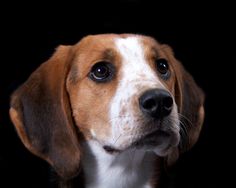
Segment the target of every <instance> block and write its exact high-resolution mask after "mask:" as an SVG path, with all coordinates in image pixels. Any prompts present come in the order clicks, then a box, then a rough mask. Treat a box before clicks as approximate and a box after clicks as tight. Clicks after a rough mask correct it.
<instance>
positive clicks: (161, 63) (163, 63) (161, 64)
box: [155, 58, 170, 79]
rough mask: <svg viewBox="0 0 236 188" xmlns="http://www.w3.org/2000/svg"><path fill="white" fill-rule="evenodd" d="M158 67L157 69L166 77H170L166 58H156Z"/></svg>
mask: <svg viewBox="0 0 236 188" xmlns="http://www.w3.org/2000/svg"><path fill="white" fill-rule="evenodd" d="M155 63H156V68H157V71H158V72H159V73H160V74H161V76H162V77H163V78H165V79H167V78H168V77H169V73H170V71H169V64H168V62H167V60H166V59H164V58H160V59H157V60H156V62H155Z"/></svg>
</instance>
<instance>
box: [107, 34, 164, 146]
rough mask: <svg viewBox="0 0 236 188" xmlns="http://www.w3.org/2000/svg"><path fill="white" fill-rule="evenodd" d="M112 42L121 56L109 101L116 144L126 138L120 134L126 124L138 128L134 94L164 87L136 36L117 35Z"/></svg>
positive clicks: (128, 126)
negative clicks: (116, 84) (119, 36)
mask: <svg viewBox="0 0 236 188" xmlns="http://www.w3.org/2000/svg"><path fill="white" fill-rule="evenodd" d="M115 46H116V49H117V51H118V53H119V54H120V56H121V68H120V70H118V72H119V73H118V74H119V75H120V76H119V78H120V80H119V84H118V87H117V90H116V93H115V96H114V98H113V100H112V101H111V107H110V119H111V124H112V133H113V134H112V137H113V138H112V139H113V141H114V142H116V143H117V144H119V142H125V141H124V140H123V138H121V137H122V134H123V133H124V134H125V132H126V134H127V128H128V129H129V130H131V129H132V130H133V129H135V127H136V128H137V123H138V122H137V121H138V116H137V115H138V113H140V112H138V110H139V108H138V107H136V108H134V106H132V105H134V104H136V105H138V102H136V103H134V102H133V100H135V97H136V99H137V98H138V97H139V96H140V95H141V94H142V93H143V92H144V91H146V90H148V89H153V88H164V86H163V85H162V83H161V82H160V80H159V79H158V77H157V74H156V72H155V71H154V70H153V69H152V68H151V67H150V65H149V64H148V62H147V60H146V59H145V54H144V49H143V48H144V47H143V44H142V43H141V40H140V38H139V37H127V38H116V39H115ZM135 109H136V111H135ZM122 112H123V113H122ZM124 112H125V113H124ZM125 129H126V131H124V130H125ZM118 137H119V138H118ZM117 139H118V140H117ZM120 144H121V143H120Z"/></svg>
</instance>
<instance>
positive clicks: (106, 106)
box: [10, 34, 204, 178]
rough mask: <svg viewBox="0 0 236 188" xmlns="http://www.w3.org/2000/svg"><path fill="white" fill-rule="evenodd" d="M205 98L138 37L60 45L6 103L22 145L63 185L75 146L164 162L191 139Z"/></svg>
mask: <svg viewBox="0 0 236 188" xmlns="http://www.w3.org/2000/svg"><path fill="white" fill-rule="evenodd" d="M203 102H204V96H203V93H202V91H201V89H199V88H198V86H197V85H196V83H195V82H194V80H193V79H192V77H191V76H190V75H189V73H187V72H186V70H184V68H183V67H182V65H181V64H180V63H179V62H178V61H177V60H176V59H175V58H174V55H173V52H172V50H171V49H170V47H169V46H167V45H162V44H159V43H158V42H156V41H155V40H154V39H152V38H150V37H146V36H140V35H128V34H125V35H115V34H106V35H95V36H88V37H85V38H84V39H82V40H81V41H80V42H79V43H78V44H76V45H74V46H60V47H59V48H58V49H57V51H56V52H55V54H54V55H53V56H52V58H51V59H49V60H48V61H47V62H45V63H44V64H42V65H41V66H40V67H39V68H38V69H37V70H36V71H35V72H34V73H33V74H32V75H31V76H30V78H29V79H28V80H27V81H26V83H25V84H23V85H22V86H21V87H20V88H19V89H18V90H17V91H16V92H15V93H14V94H13V96H12V99H11V109H10V116H11V119H12V121H13V123H14V125H15V127H16V130H17V133H18V135H19V136H20V138H21V140H22V141H23V143H24V145H25V146H26V147H27V148H28V149H29V150H30V151H31V152H33V153H34V154H36V155H37V156H39V157H41V158H43V159H45V160H46V161H48V162H49V163H50V164H51V165H52V166H53V167H54V168H55V170H56V171H57V173H58V174H59V175H61V176H62V177H64V178H70V177H72V176H74V175H76V173H77V172H78V169H79V166H80V156H81V152H80V142H89V141H91V140H93V141H95V142H97V143H98V145H99V146H100V147H101V148H104V150H106V151H107V152H109V153H111V154H114V153H120V152H123V151H125V150H128V149H130V148H137V149H142V150H146V151H154V152H155V153H156V154H157V155H159V156H165V157H166V159H167V162H168V163H172V162H173V161H175V160H176V159H177V158H178V154H179V152H182V151H185V150H187V149H189V148H190V147H191V146H192V145H193V144H194V143H195V142H196V140H197V139H198V136H199V133H200V130H201V125H202V123H203V118H204V108H203Z"/></svg>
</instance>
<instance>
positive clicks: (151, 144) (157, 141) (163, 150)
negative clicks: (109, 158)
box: [103, 130, 179, 156]
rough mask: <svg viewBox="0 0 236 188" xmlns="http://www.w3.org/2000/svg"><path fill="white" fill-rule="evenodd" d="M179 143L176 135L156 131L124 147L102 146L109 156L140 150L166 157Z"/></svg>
mask: <svg viewBox="0 0 236 188" xmlns="http://www.w3.org/2000/svg"><path fill="white" fill-rule="evenodd" d="M178 142H179V137H178V135H175V134H173V133H172V134H171V133H168V132H164V131H161V130H157V131H154V132H151V133H149V134H146V135H145V136H141V137H139V138H138V139H136V140H135V141H133V142H132V143H130V144H127V145H126V146H125V147H122V148H120V147H115V146H110V145H104V146H103V149H104V150H105V151H106V152H107V153H109V154H119V153H122V152H124V151H126V150H129V149H134V150H142V151H147V152H154V153H155V154H156V155H158V156H166V155H167V154H168V153H169V152H170V150H171V148H173V147H174V146H176V145H177V144H178Z"/></svg>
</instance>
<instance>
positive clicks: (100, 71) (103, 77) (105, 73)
mask: <svg viewBox="0 0 236 188" xmlns="http://www.w3.org/2000/svg"><path fill="white" fill-rule="evenodd" d="M112 69H113V67H112V65H111V64H110V63H108V62H99V63H96V64H95V65H94V66H93V67H92V69H91V71H90V73H89V77H90V78H91V79H92V80H94V81H97V82H105V81H108V80H109V78H111V77H112V73H113V70H112Z"/></svg>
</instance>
